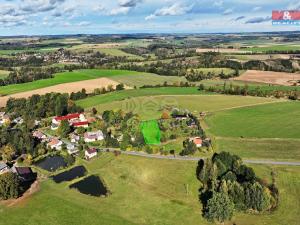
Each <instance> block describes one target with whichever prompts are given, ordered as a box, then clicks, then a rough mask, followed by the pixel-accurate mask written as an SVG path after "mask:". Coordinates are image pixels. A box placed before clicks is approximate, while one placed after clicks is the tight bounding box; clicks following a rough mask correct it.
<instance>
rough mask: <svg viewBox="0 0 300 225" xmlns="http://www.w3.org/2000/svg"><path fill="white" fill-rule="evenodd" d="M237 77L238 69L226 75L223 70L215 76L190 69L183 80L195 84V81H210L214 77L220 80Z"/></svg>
mask: <svg viewBox="0 0 300 225" xmlns="http://www.w3.org/2000/svg"><path fill="white" fill-rule="evenodd" d="M237 76H239V70H238V69H235V71H234V72H232V73H227V74H225V73H224V71H223V70H222V71H221V72H220V73H219V74H217V73H215V72H207V73H204V72H203V71H201V70H200V71H198V70H194V69H191V70H190V72H188V73H187V74H186V75H185V78H186V79H187V80H188V81H191V82H196V81H201V80H209V79H212V78H215V77H220V78H221V79H228V78H231V77H237Z"/></svg>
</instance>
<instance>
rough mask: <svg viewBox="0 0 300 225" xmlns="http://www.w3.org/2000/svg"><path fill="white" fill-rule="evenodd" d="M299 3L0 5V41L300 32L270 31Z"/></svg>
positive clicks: (130, 0) (163, 0) (27, 0)
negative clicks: (274, 20) (275, 19)
mask: <svg viewBox="0 0 300 225" xmlns="http://www.w3.org/2000/svg"><path fill="white" fill-rule="evenodd" d="M285 9H299V10H300V1H299V0H289V1H286V0H0V36H1V35H32V34H78V33H92V34H105V33H155V32H159V33H210V32H247V31H248V32H249V31H278V30H300V26H298V27H297V26H294V27H291V26H289V27H287V26H272V24H271V13H272V10H285Z"/></svg>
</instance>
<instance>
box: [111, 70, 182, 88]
mask: <svg viewBox="0 0 300 225" xmlns="http://www.w3.org/2000/svg"><path fill="white" fill-rule="evenodd" d="M111 79H112V80H114V81H117V82H119V83H123V84H126V85H127V86H130V87H134V86H136V87H141V86H144V85H157V84H163V83H164V82H168V83H169V84H173V83H180V82H187V80H186V79H185V77H177V76H161V75H157V74H151V73H148V74H141V75H136V76H122V75H120V76H114V77H112V78H111Z"/></svg>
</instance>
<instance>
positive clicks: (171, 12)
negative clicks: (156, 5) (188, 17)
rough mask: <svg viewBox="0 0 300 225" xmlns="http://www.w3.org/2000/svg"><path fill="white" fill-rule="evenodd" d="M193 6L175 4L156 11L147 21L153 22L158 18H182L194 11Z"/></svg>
mask: <svg viewBox="0 0 300 225" xmlns="http://www.w3.org/2000/svg"><path fill="white" fill-rule="evenodd" d="M192 7H193V6H192V5H191V6H186V5H183V4H181V3H174V4H173V5H171V6H168V7H163V8H161V9H158V10H156V11H155V12H154V13H153V14H151V15H149V16H147V17H146V18H145V20H151V19H154V18H155V17H158V16H180V15H184V14H186V13H187V12H188V11H190V10H191V9H192Z"/></svg>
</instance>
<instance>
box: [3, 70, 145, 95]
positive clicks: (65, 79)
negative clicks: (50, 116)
mask: <svg viewBox="0 0 300 225" xmlns="http://www.w3.org/2000/svg"><path fill="white" fill-rule="evenodd" d="M138 74H140V75H141V74H143V73H140V72H135V71H126V70H97V69H90V70H89V69H87V70H76V71H73V72H63V73H58V74H56V75H55V77H54V78H50V79H44V80H37V81H33V82H30V83H24V84H13V85H8V86H4V87H0V94H2V95H10V94H15V93H19V92H24V91H31V90H35V89H39V88H44V87H49V86H53V85H57V84H63V83H70V82H76V81H82V80H91V79H97V78H101V77H113V76H120V75H123V76H129V75H138Z"/></svg>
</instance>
